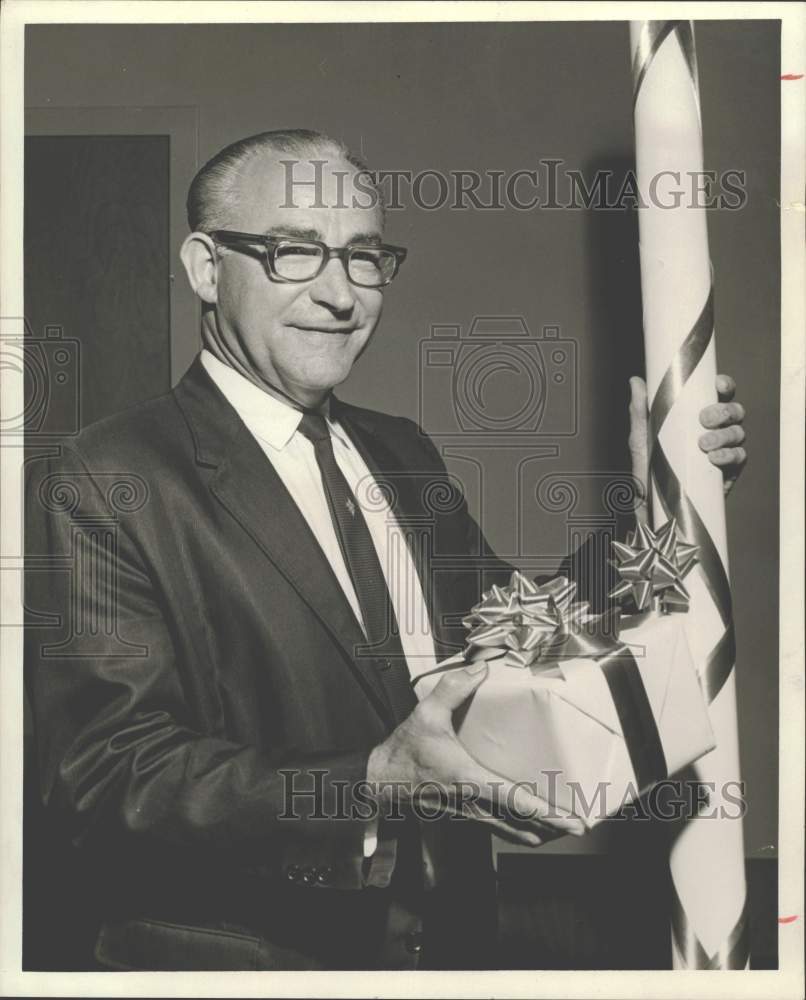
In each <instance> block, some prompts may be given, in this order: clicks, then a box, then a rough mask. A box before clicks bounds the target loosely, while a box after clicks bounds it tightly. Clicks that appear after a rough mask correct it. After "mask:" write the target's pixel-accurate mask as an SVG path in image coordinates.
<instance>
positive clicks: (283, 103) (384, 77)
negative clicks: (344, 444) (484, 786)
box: [26, 21, 779, 854]
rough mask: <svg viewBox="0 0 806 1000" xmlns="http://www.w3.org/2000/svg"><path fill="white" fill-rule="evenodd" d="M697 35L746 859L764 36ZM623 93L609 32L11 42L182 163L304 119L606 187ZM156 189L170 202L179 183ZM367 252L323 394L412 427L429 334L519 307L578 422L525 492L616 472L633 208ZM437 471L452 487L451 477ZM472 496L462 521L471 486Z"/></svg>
mask: <svg viewBox="0 0 806 1000" xmlns="http://www.w3.org/2000/svg"><path fill="white" fill-rule="evenodd" d="M697 42H698V48H699V57H700V75H701V84H702V91H703V95H704V98H703V118H704V128H705V136H706V167H709V168H711V169H715V170H725V169H728V168H737V169H742V170H745V171H746V172H747V188H748V191H749V202H748V204H747V206H746V207H745V208H744V209H743V210H742V211H737V212H727V211H722V212H713V213H711V215H710V234H711V244H712V254H713V260H714V267H715V274H716V295H717V324H718V325H717V332H718V350H719V367H720V369H721V370H722V371H726V372H729V373H731V374H732V375H734V376H735V377H736V379H737V381H738V384H739V388H740V398H741V399H742V401H743V402H744V403H745V404H746V406H747V410H748V413H749V418H748V421H747V426H748V432H749V450H750V454H751V462H750V467H749V469H748V470H747V472H746V474H745V475H744V477H743V480H742V482H741V483H740V485H739V487H738V488H737V490H736V491H735V495H734V496H732V497H731V499H730V503H729V533H730V547H731V572H732V576H733V584H734V593H735V607H736V619H737V633H738V647H739V660H738V664H737V672H738V685H739V699H740V716H741V719H740V724H741V731H742V733H743V738H744V742H743V746H744V751H743V753H744V760H743V764H744V775H745V778H746V780H747V784H748V798H749V813H748V816H747V820H746V836H747V851H748V854H764V853H765V852H769V851H774V850H775V847H774V845H775V843H776V836H777V833H776V830H777V815H776V814H777V806H776V802H777V799H776V781H775V775H776V773H777V683H776V679H777V674H776V668H777V597H776V589H777V588H776V580H777V550H776V545H777V537H778V521H777V483H778V433H777V424H778V379H779V334H778V329H779V318H778V295H779V291H778V280H779V272H778V260H779V258H778V252H779V251H778V207H777V201H776V199H777V193H778V156H779V154H778V150H779V126H778V121H779V110H778V89H777V88H778V74H779V68H778V67H779V59H778V27H777V24H776V23H775V22H747V21H746V22H734V23H731V22H727V23H726V22H721V23H707V22H705V23H701V24H698V26H697ZM630 87H631V84H630V75H629V51H628V40H627V28H626V25H623V24H615V23H607V24H606V23H590V24H578V25H573V26H571V25H567V24H544V25H540V24H500V25H478V24H468V25H463V24H455V25H430V26H425V25H371V24H366V25H317V26H312V25H307V26H295V25H261V26H254V25H250V26H237V25H232V26H221V27H206V26H179V25H177V26H170V27H156V26H154V27H152V26H141V25H138V26H135V25H130V26H120V27H110V26H40V27H34V28H28V31H27V38H26V103H27V105H28V106H30V107H42V106H48V107H54V106H70V107H76V106H84V105H100V104H103V105H109V106H115V105H120V106H132V105H192V106H195V107H196V108H197V109H198V141H199V156H200V162H202V161H203V160H204V159H206V158H207V157H208V156H210V155H212V153H214V152H215V151H216V150H217V149H218V148H220V147H221V146H222V145H224V144H226V143H228V142H230V141H232V140H234V139H236V138H239V137H241V136H243V135H248V134H250V133H254V132H257V131H261V130H263V129H267V128H277V127H283V126H305V127H310V128H315V129H322V130H325V131H328V132H330V133H332V134H335V135H337V136H340V137H342V138H344V139H345V140H346V141H347V143H348V144H349V145H351V146H353V147H354V148H356V149H358V150H360V151H362V152H363V153H364V155H365V156H366V157H367V158H368V160H369V161H370V162H371V164H372V165H373V166H375V167H376V168H380V169H410V170H412V171H413V172H415V173H416V172H417V171H420V170H423V169H436V170H457V169H474V168H475V169H478V170H482V171H483V170H502V171H505V172H507V173H511V172H513V171H515V170H517V169H529V168H534V167H535V166H536V164H537V162H538V161H539V160H540V159H541V158H557V159H563V160H564V161H565V162H566V165H567V167H569V168H571V169H580V170H583V171H584V172H585V174H586V176H588V177H589V176H591V174H592V171H593V170H594V169H596V168H599V167H601V168H605V169H612V170H614V171H615V173H616V175H617V176H623V173H624V170H625V169H626V168H627V167H628V166H629V164H630V161H631V149H632V126H631V117H630V115H631V104H630V97H631V94H630ZM175 181H176V191H177V194H178V193H179V192H181V191H182V190H183V189H184V186H185V184H186V182H187V178H176V179H175ZM389 239H390V241H391V242H395V243H400V244H403V245H405V246H408V247H409V259H408V260H407V261H406V263H405V265H404V271H403V273H402V275H401V277H400V279H399V281H398V282H397V283H396V284H395V285H394V286H393V287H392V288H391V289H390V290H389V292H388V295H387V306H386V313H385V317H384V320H383V323H382V326H381V328H380V330H379V332H378V334H377V339H376V343H375V344H374V345H373V346H372V348H371V349H370V350H369V352H368V353H367V354H366V356H365V357H364V358H363V359H362V361H361V364H360V365H359V367H358V368H357V369H356V371H355V373H354V375H353V376H352V378H351V380H350V382H349V383H348V384H347V386H345V387H344V390H343V392H342V395H344V396H345V397H346V398H348V399H350V400H352V401H356V402H359V403H362V404H364V405H368V406H374V407H378V408H381V409H385V410H389V411H392V412H398V413H403V414H407V415H410V416H416V415H417V413H418V386H419V376H420V371H421V367H420V361H419V356H420V355H419V343H420V341H421V340H422V339H423V338H427V337H428V336H429V333H430V328H431V326H432V325H433V324H459V325H461V326H462V328H463V329H465V330H466V329H467V327H468V326H469V324H470V323H471V321H472V319H473V317H474V316H476V315H480V314H498V315H515V316H522V317H523V318H524V319H525V321H526V323H527V324H528V326H529V327H530V328H531V329H532V330H533V331H535V330H538V329H539V328H540V327H541V326H543V325H545V324H556V325H558V326H559V327H560V328H561V332H562V334H563V336H564V337H566V338H572V339H574V340H576V342H577V344H578V373H577V379H578V382H577V386H578V394H579V401H580V423H579V427H578V433H577V434H576V436H574V437H572V438H569V439H563V440H562V441H561V442H559V444H560V448H559V455H558V456H557V457H555V458H550V457H546V458H545V459H538V460H537V462H536V463H534V467H533V468H531V472H530V475H531V476H532V479H531V480H530V488H531V485H533V480H534V478H535V477H536V476H537V475H542V474H544V473H545V472H547V471H563V472H578V471H579V470H588V471H593V472H618V471H619V470H623V469H625V468H626V467H627V449H626V437H627V377H628V376H629V375H632V374H637V373H640V372H641V370H642V357H641V347H640V335H641V334H640V316H641V313H640V291H639V286H638V271H637V247H636V230H635V220H634V218H633V217H632V216H630V215H629V214H625V213H622V212H590V211H537V212H515V211H506V212H479V211H464V212H461V211H448V210H447V209H443V210H440V211H433V212H427V211H423V210H419V209H417V208H416V207H413V206H409V208H408V210H407V211H406V212H392V213H390V225H389ZM508 385H509V384H508V383H507V382H506V377H504V381H502V382H500V383H499V395H500V394H501V393H503V394H506V392H507V391H508ZM432 391H435V390H432ZM554 443H558V442H554ZM477 457H478V458H479V461H480V467H481V470H482V472H483V474H484V477H485V479H486V481H487V482H488V483H495V484H497V485H496V490H495V493H494V495H493V496H492V497H491V498H490V502H488V503H487V505H486V506H485V509H484V511H483V519H484V526H485V528H486V530H487V532H488V535H489V537H490V539H491V541H492V542H493V544H494V545H496V546H497V547H499V548H500V549H501V550H502V551H504V552H507V553H511V552H512V551H513V550H514V548H515V547H516V540H513V537H512V530H511V525H512V521H513V517H512V514H513V504H516V503H517V499H516V492H515V490H514V486H513V484H514V481H515V480H514V472H513V467H512V463H511V461H510V458H511V456H510V455H509V453H507V452H505V451H502V450H500V449H497V450H495V451H493V450H488V451H486V452H479V453H478V455H477ZM452 468H454V469H455V470H456V471H457V472H458V473H459V474H460V475H462V476H468V477H470V478H471V479H472V476H471V475H470V474H471V472H472V466H469V465H468V463H467V462H464V463H462V462H456V461H453V462H452ZM498 484H500V485H498ZM470 485H471V490H470V492H471V494H473V496H472V499H473V503H474V505H475V506H476V508H477V509H478V504H479V494H483V493H484V488H483V484H482V486H481V487H480V488H479V489H478V490H475V487H474V486H473V483H472V482H471V484H470ZM474 490H475V492H474ZM488 496H489V495H488ZM562 521H563V519H562V518H560V519H559V520H558V519H556V518H554V519H552V518H548V517H547V518H545V519H542V520H540V521H539V522H538V521H534V522H530V523H529V524H528V525H527V526H526V529H527V531H526V534H527V535H528V538H527V539H526V542H525V544H526V547H527V548H528V550H529V552H530V553H532V552H534V553H538V554H539V553H549V554H551V555H553V554H555V553H559V552H561V551H562V550H563V548H564V545H565V543H566V526H565V524H564V523H562ZM581 846H582V849H588V847H590V845H581Z"/></svg>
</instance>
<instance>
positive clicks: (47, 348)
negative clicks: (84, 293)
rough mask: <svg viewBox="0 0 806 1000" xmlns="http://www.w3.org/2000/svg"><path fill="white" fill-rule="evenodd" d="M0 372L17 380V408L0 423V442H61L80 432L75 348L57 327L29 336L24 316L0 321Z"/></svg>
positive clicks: (78, 347) (78, 370) (78, 364)
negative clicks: (43, 439) (0, 439)
mask: <svg viewBox="0 0 806 1000" xmlns="http://www.w3.org/2000/svg"><path fill="white" fill-rule="evenodd" d="M0 368H2V370H3V374H4V376H8V375H9V374H12V375H13V373H18V374H19V375H20V376H21V378H22V383H23V384H22V397H21V402H20V404H19V405H15V406H13V407H12V408H11V412H7V411H5V412H4V413H3V416H2V419H0V436H2V437H11V438H16V437H22V436H23V435H24V436H26V437H30V436H36V437H66V436H74V435H76V434H78V432H79V430H80V429H81V345H80V344H79V341H78V340H76V339H74V338H71V337H65V336H64V330H63V328H62V327H61V326H57V325H50V326H46V327H45V328H44V330H43V332H42V335H41V336H40V335H35V334H34V332H33V330H32V329H31V326H30V324H29V323H28V321H27V320H26V319H25V318H24V317H0Z"/></svg>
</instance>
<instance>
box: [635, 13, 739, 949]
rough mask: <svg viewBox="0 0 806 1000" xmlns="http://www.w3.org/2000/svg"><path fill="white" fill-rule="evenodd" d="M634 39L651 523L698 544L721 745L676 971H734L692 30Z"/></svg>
mask: <svg viewBox="0 0 806 1000" xmlns="http://www.w3.org/2000/svg"><path fill="white" fill-rule="evenodd" d="M630 41H631V49H632V65H633V95H634V96H633V109H634V116H635V145H636V167H637V182H638V189H639V192H640V196H641V204H640V207H639V213H638V214H639V233H640V260H641V288H642V296H643V310H644V344H645V353H646V368H647V388H648V392H649V399H650V432H651V434H652V451H651V458H650V472H651V479H652V507H653V520H654V524H655V526H656V527H657V526H658V525H659V524H660V523H662V522H664V521H666V520H667V519H668V518H669V517H671V516H674V517H676V518H677V521H678V524H679V527H680V531H681V534H682V535H683V536H684V538H685V540H686V541H687V542H689V543H691V544H694V545H697V546H699V563H698V565H697V566H696V567H695V568H694V569H693V570H692V571H691V572H690V573H689V574H688V576H687V578H686V586H687V588H688V589H689V591H690V594H691V605H690V611H689V613H688V615H687V616H686V619H687V620H686V632H687V637H688V640H689V644H690V646H691V649H692V653H693V655H694V660H695V663H696V664H697V668H698V671H699V675H700V681H701V683H702V687H703V690H704V692H705V694H706V696H707V699H708V702H709V706H710V714H711V722H712V724H713V728H714V733H715V736H716V740H717V747H716V749H715V750H712V751H711V752H710V753H709V754H706V756H705V757H703V758H701V759H700V760H699V761H698V762H697V763H696V765H694V766H693V768H692V770H693V771H694V772H696V773H695V774H691V775H690V777H691V779H692V780H693V781H698V782H702V783H706V784H705V788H706V789H708V791H709V793H710V795H709V801H708V804H707V806H705V810H706V813H705V814H698V815H695V816H691V817H688V818H685V819H683V820H681V821H680V822H679V824H674V826H673V830H672V842H671V848H670V855H669V864H670V869H671V881H672V886H673V893H672V908H673V909H672V917H671V925H672V954H673V964H674V967H675V968H678V969H744V968H747V967H748V963H749V945H748V936H747V912H746V884H745V871H744V843H743V836H742V823H741V819H740V818H736V814H737V808H736V805H735V802H733V801H732V797H735V796H736V795H737V793H738V781H739V778H740V769H739V740H738V727H737V719H736V682H735V670H734V660H735V644H734V631H733V619H732V611H731V595H730V585H729V582H728V552H727V538H726V531H725V504H724V493H723V485H722V474H721V472H720V470H719V469H717V468H716V467H715V466H713V465H712V464H711V463H710V462H709V461H708V458H707V456H706V455H705V454H704V453H703V452H701V451H700V450H699V447H698V445H697V442H696V428H697V427H698V426H699V421H698V416H699V412H700V410H701V409H702V407H704V406H706V405H707V404H709V403H713V402H716V388H715V381H716V346H715V342H714V297H713V283H712V273H711V262H710V257H709V253H708V231H707V224H706V209H705V203H706V193H705V192H704V190H703V182H702V177H703V174H702V171H703V150H702V122H701V118H700V99H699V84H698V78H697V59H696V53H695V49H694V31H693V27H692V24H691V22H690V21H632V22H631V24H630ZM698 178H699V181H698ZM681 192H683V194H682V197H681V194H680V193H681ZM687 777H688V776H687ZM726 792H727V797H726V795H725V793H726Z"/></svg>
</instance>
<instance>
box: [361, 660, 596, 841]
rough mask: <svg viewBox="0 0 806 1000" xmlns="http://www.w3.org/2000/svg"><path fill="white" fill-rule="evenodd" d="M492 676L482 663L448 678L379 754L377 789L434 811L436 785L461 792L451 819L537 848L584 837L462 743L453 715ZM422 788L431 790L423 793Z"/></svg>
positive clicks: (370, 774)
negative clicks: (458, 818) (569, 836)
mask: <svg viewBox="0 0 806 1000" xmlns="http://www.w3.org/2000/svg"><path fill="white" fill-rule="evenodd" d="M487 669H488V668H487V664H486V663H477V664H473V665H472V666H469V667H465V668H464V669H459V670H452V671H450V672H449V673H447V674H446V675H445V676H444V677H443V678H442V680H441V681H440V682H439V684H437V686H436V687H435V688H434V690H433V691H432V692H431V693H430V694H429V695H428V696H427V697H426V698H423V700H422V701H421V702H420V703H419V704H418V705H417V707H416V708H415V709H414V710H413V711H412V713H411V715H409V717H408V718H407V719H404V720H403V722H401V723H400V725H399V726H398V727H397V729H395V731H394V732H393V733H392V734H391V735H390V736H389V737H388V738H387V739H386V740H384V742H383V743H380V744H379V745H378V746H376V747H375V749H374V750H373V751H372V753H371V754H370V757H369V762H368V766H367V779H368V781H369V783H370V786H371V787H377V788H383V787H384V786H386V789H387V791H386V795H385V797H389V796H391V795H392V794H393V790H396V792H397V794H398V795H399V796H402V797H403V799H408V801H409V802H410V803H411V804H412V805H414V806H416V804H417V803H416V802H414V801H412V798H413V797H415V798H416V797H417V796H418V795H419V797H420V800H421V801H422V802H423V803H424V804H425V802H426V800H428V802H429V804H430V806H433V804H434V801H435V789H434V785H437V786H439V787H440V788H442V789H444V790H445V791H446V792H447V793H448V794H449V795H450V793H451V792H452V791H454V790H456V789H459V790H461V792H460V794H459V795H458V796H457V797H456V800H455V805H454V808H450V809H449V811H451V812H455V813H461V814H462V815H465V816H469V817H471V818H472V819H475V820H478V821H479V822H482V823H487V824H489V825H490V826H492V827H494V828H495V829H496V831H497V832H498V833H499V834H500V835H501V836H504V837H506V838H507V839H510V840H514V841H516V842H518V843H521V844H527V845H529V846H532V847H536V846H537V845H538V844H541V843H543V842H544V841H545V840H550V839H553V838H554V837H557V836H561V835H562V834H565V833H571V834H576V835H580V834H582V833H584V832H585V828H584V825H583V823H582V821H581V820H580V819H578V818H576V817H572V816H569V815H568V814H567V813H563V812H562V811H561V810H559V809H558V808H557V807H556V806H554V805H553V804H552V803H550V802H548V801H547V800H546V799H543V798H540V797H539V796H538V795H533V794H531V793H530V792H529V791H528V790H527V789H526V788H524V787H523V784H515V783H513V782H511V781H507V780H505V779H504V778H502V777H501V776H500V775H498V774H495V773H494V772H493V771H490V770H488V769H487V768H486V767H483V766H482V765H481V764H479V763H478V762H477V761H476V760H474V759H473V757H471V756H470V754H469V753H468V752H467V750H465V748H464V747H463V746H462V744H461V743H460V742H459V740H458V738H457V736H456V732H455V731H454V728H453V718H452V717H453V712H454V711H455V710H456V709H457V708H459V706H460V705H461V704H462V702H464V701H465V700H466V699H467V698H469V697H470V695H471V694H472V693H473V692H474V691H475V690H476V688H477V687H478V686H479V685H480V684H481V682H482V681H483V680H484V678H485V677H486V676H487ZM429 784H430V795H429ZM419 786H424V787H423V788H422V790H421V791H420V792H419V793H418V787H419ZM468 792H469V793H470V794H469V795H468Z"/></svg>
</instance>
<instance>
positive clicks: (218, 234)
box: [207, 229, 408, 288]
mask: <svg viewBox="0 0 806 1000" xmlns="http://www.w3.org/2000/svg"><path fill="white" fill-rule="evenodd" d="M207 235H208V236H209V237H210V239H211V240H213V242H214V243H217V244H219V245H220V246H226V247H230V248H231V249H233V250H240V251H242V252H243V247H242V245H241V244H251V245H252V246H260V247H262V248H263V254H262V255H261V256H263V255H265V260H266V264H267V266H268V269H269V273H270V274H271V276H272V277H273V278H274V279H275V280H276V281H284V282H288V283H290V284H295V285H296V284H302V283H303V282H306V281H314V280H315V279H316V278H318V277H319V275H320V274H321V273H322V271H324V269H325V268H326V267H327V265H328V264H329V263H330V261H331V260H333V258H334V257H337V258H338V259H339V260H340V261H341V263H342V266H343V267H344V273H345V274H346V275H347V280H348V281H349V282H350V283H351V284H353V285H357V286H358V287H359V288H384V287H385V286H386V285H389V284H391V282H392V281H394V279H395V278H396V277H397V272H398V271H399V270H400V265H401V264H402V263H403V261H404V260H405V259H406V255H407V253H408V250H407V249H406V248H405V247H396V246H392V244H390V243H348V244H347V245H346V246H343V247H329V246H328V245H327V243H322V242H321V240H304V239H300V238H299V237H297V236H283V235H278V236H263V235H260V234H258V233H239V232H237V231H235V230H232V229H214V230H212V231H211V232H209V233H207ZM283 244H297V245H299V244H301V245H302V246H310V247H317V248H318V249H319V250H321V251H322V260H321V262H320V265H319V270H318V271H317V272H316V274H312V275H311V276H310V277H309V278H287V277H286V276H285V275H282V274H278V273H277V268H276V267H275V264H274V258H275V256H276V254H277V251H278V250H279V249H280V247H282V246H283ZM357 250H385V251H386V252H387V253H390V254H391V255H392V256H393V257H394V261H395V269H394V271H392V273H391V275H390V276H389V277H388V278H386V279H385V280H384V281H381V282H379V283H378V284H376V285H367V284H365V283H364V282H361V281H356V280H355V279H354V278H353V277H352V276H351V275H350V266H349V265H350V255H351V254H352V253H354V252H355V251H357Z"/></svg>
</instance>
